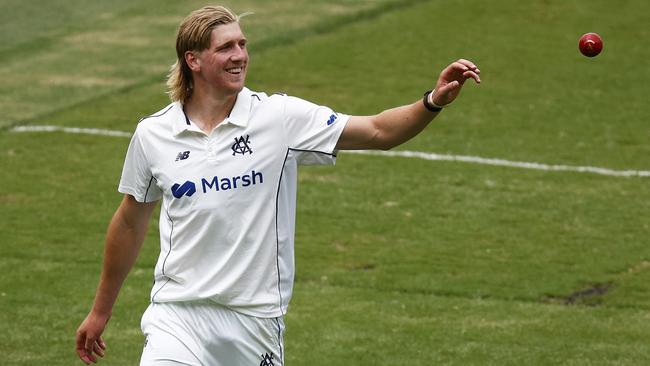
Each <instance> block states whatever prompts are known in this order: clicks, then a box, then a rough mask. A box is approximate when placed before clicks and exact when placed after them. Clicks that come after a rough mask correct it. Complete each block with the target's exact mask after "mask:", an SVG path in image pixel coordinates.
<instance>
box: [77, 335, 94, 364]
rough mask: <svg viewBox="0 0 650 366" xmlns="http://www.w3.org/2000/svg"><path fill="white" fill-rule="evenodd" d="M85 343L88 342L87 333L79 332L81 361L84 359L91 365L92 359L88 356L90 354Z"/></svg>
mask: <svg viewBox="0 0 650 366" xmlns="http://www.w3.org/2000/svg"><path fill="white" fill-rule="evenodd" d="M85 343H86V334H85V333H77V355H78V356H79V358H80V359H81V361H83V362H84V363H85V364H86V365H90V363H91V361H90V359H89V358H88V355H87V353H86V348H85Z"/></svg>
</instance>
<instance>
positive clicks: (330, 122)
mask: <svg viewBox="0 0 650 366" xmlns="http://www.w3.org/2000/svg"><path fill="white" fill-rule="evenodd" d="M337 118H339V116H338V115H336V113H334V114H332V115H331V116H330V118H329V119H328V120H327V125H328V126H329V125H331V124H332V123H334V122H335V121H336V119H337Z"/></svg>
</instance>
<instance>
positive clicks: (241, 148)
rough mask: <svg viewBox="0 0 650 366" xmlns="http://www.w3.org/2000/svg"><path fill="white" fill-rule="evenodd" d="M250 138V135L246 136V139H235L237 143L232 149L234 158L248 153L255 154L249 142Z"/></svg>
mask: <svg viewBox="0 0 650 366" xmlns="http://www.w3.org/2000/svg"><path fill="white" fill-rule="evenodd" d="M249 137H250V136H249V135H246V138H244V136H240V137H239V138H237V137H235V143H234V144H232V146H231V147H230V148H231V149H232V156H235V155H237V154H242V155H245V154H246V153H249V154H252V153H253V150H251V145H250V143H251V142H250V140H249Z"/></svg>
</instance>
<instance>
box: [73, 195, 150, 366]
mask: <svg viewBox="0 0 650 366" xmlns="http://www.w3.org/2000/svg"><path fill="white" fill-rule="evenodd" d="M154 207H156V202H151V203H140V202H137V201H136V200H135V198H133V196H131V195H125V196H124V199H123V200H122V203H121V204H120V206H119V207H118V209H117V211H116V212H115V214H114V215H113V219H112V220H111V223H110V224H109V226H108V232H107V234H106V245H105V248H104V267H103V270H102V274H101V277H100V280H99V285H98V286H97V292H96V295H95V302H94V303H93V307H92V309H91V311H90V313H89V314H88V316H87V317H86V319H85V320H84V321H83V322H82V323H81V325H80V326H79V329H78V330H77V354H78V355H79V358H81V360H82V361H84V362H85V363H86V364H87V365H89V364H90V363H91V362H93V363H94V362H97V357H96V356H95V355H97V356H100V357H103V356H104V350H105V349H106V344H105V343H104V340H103V339H102V337H101V335H102V333H103V332H104V328H105V327H106V323H108V320H109V319H110V317H111V313H112V310H113V305H114V304H115V300H116V299H117V295H118V293H119V292H120V288H121V287H122V283H123V282H124V279H125V278H126V275H127V274H128V273H129V271H130V270H131V267H133V264H134V263H135V260H136V258H137V257H138V253H139V252H140V248H141V247H142V242H143V241H144V236H145V234H146V232H147V226H148V224H149V218H150V217H151V212H152V211H153V209H154Z"/></svg>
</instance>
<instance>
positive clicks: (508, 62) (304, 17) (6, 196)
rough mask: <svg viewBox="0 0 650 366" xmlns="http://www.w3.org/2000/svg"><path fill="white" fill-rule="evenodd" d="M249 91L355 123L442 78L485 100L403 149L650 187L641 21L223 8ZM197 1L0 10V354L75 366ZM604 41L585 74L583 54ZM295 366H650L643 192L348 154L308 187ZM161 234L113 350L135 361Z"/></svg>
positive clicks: (114, 326) (346, 2) (451, 112)
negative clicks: (148, 122) (246, 58)
mask: <svg viewBox="0 0 650 366" xmlns="http://www.w3.org/2000/svg"><path fill="white" fill-rule="evenodd" d="M225 4H226V5H229V6H231V7H232V8H233V9H234V10H236V11H237V12H244V11H253V12H255V15H252V16H249V17H246V18H244V20H243V26H244V30H245V31H246V34H247V36H248V38H249V40H250V53H251V65H250V70H249V74H248V75H249V79H248V85H249V87H250V88H251V89H254V90H262V91H267V92H275V91H282V92H285V93H288V94H291V95H296V96H300V97H302V98H305V99H309V100H312V101H314V102H317V103H322V104H326V105H330V106H332V107H334V108H335V109H337V110H339V111H341V112H345V113H350V114H371V113H377V112H379V111H381V110H382V109H385V108H388V107H392V106H397V105H400V104H404V103H408V102H412V101H414V100H416V99H417V98H419V97H420V96H421V95H422V93H423V92H424V90H426V89H429V88H430V87H431V86H432V85H433V83H434V82H435V79H436V77H437V74H438V73H439V71H440V70H441V69H442V68H443V67H444V66H445V65H446V64H448V63H450V62H451V61H453V60H455V59H457V58H459V57H464V58H469V59H471V60H473V61H474V62H476V63H477V64H478V65H479V67H480V69H481V71H482V75H481V78H482V80H483V83H482V84H481V85H480V86H475V85H467V87H466V88H465V89H464V90H463V95H462V96H461V97H460V98H459V100H457V101H456V102H455V103H454V105H453V106H451V107H450V108H449V109H448V110H445V111H444V112H443V113H442V114H441V115H440V117H439V118H438V119H437V120H436V121H435V122H434V123H433V124H432V125H431V126H429V128H428V129H427V130H426V131H425V132H424V133H422V134H421V135H419V136H418V137H416V138H415V139H414V140H412V141H410V142H408V143H407V144H405V145H403V146H400V147H399V148H398V149H397V150H413V151H422V152H431V153H441V154H457V155H469V156H478V157H484V158H500V159H507V160H511V161H522V162H537V163H545V164H564V165H570V166H593V167H602V168H608V169H615V170H643V171H648V170H650V127H649V125H648V122H650V107H648V103H647V98H648V93H649V92H650V89H648V88H649V87H648V85H650V69H648V68H647V67H645V62H646V60H648V59H650V50H649V49H648V47H647V46H646V43H647V42H646V40H647V39H648V38H649V37H650V28H648V26H647V24H650V15H649V14H650V3H648V4H646V3H645V2H642V1H631V0H630V1H625V0H623V1H618V2H612V1H605V0H590V1H586V0H576V1H572V2H564V1H559V0H544V1H542V0H539V1H537V0H535V1H526V2H520V1H514V0H504V1H500V2H484V1H478V0H458V1H451V2H442V1H434V0H431V1H417V0H411V1H409V0H381V1H379V0H377V1H370V0H367V1H352V0H335V1H332V0H330V1H325V0H319V1H314V0H312V1H307V0H300V1H289V0H281V1H273V2H262V1H253V0H245V1H237V2H235V1H226V2H225ZM202 5H204V3H203V2H198V1H194V0H192V1H183V2H158V1H153V0H144V1H137V2H134V1H126V0H116V1H112V2H110V4H109V3H107V2H101V1H79V0H67V1H51V2H47V3H43V4H38V6H37V5H34V4H32V3H30V2H24V1H17V0H6V1H3V2H1V3H0V39H1V42H0V78H2V80H3V82H2V83H0V110H1V111H2V112H0V126H1V127H0V128H1V130H0V164H1V165H0V166H1V168H2V178H1V180H0V183H1V184H2V186H3V187H4V189H3V191H2V193H0V204H1V205H2V210H1V211H0V219H1V220H0V233H1V235H0V273H2V276H1V277H0V330H1V331H0V356H1V359H2V362H1V363H2V364H3V365H75V364H78V365H81V364H82V363H81V361H79V360H78V359H77V357H76V353H75V352H74V332H75V330H76V328H77V326H78V325H79V323H80V322H81V320H83V318H84V317H85V315H86V313H87V312H88V310H89V309H90V306H91V303H92V300H93V296H94V291H95V287H96V285H97V280H98V276H99V272H100V270H101V258H102V250H103V237H104V233H105V230H106V226H107V224H108V222H109V220H110V217H111V215H112V214H113V212H114V210H115V208H116V207H117V205H118V203H119V202H120V200H121V195H120V194H119V193H118V192H117V191H116V188H117V183H118V181H119V176H120V173H121V166H122V162H123V158H124V154H125V152H126V147H127V144H128V139H126V138H124V137H108V136H93V135H83V134H67V133H62V132H40V133H36V132H32V133H17V132H12V127H14V126H23V125H27V126H29V125H54V126H64V127H83V128H105V129H112V130H120V131H133V130H134V128H135V125H136V123H137V121H138V120H139V118H140V117H142V116H145V115H148V114H150V113H152V112H155V111H157V110H159V109H160V108H161V107H162V106H164V105H165V104H166V103H167V102H168V99H167V97H166V95H165V87H164V79H165V74H166V72H167V70H168V67H169V66H170V65H171V64H172V63H173V61H174V50H173V44H174V37H175V31H176V28H177V26H178V23H179V22H180V21H181V20H182V18H183V17H184V16H185V15H186V14H187V13H189V12H190V11H191V10H193V9H195V8H197V7H200V6H202ZM586 32H598V33H599V34H600V35H601V36H602V37H603V39H604V43H605V47H604V50H603V53H602V54H601V55H599V56H598V57H596V58H593V59H589V58H586V57H584V56H582V55H580V54H579V52H578V50H577V42H578V38H579V36H580V35H582V34H583V33H586ZM299 179H300V189H299V199H298V219H297V233H296V262H297V277H296V286H295V289H294V299H293V302H292V304H291V307H290V311H289V314H288V315H287V317H286V323H287V333H286V361H287V362H286V363H287V364H288V365H377V364H379V365H409V366H412V365H647V364H650V343H649V342H648V340H649V339H650V327H648V324H649V322H650V239H649V237H650V236H649V234H650V178H648V177H629V178H625V177H614V176H604V175H597V174H590V173H577V172H551V171H539V170H527V169H517V168H509V167H495V166H489V165H478V164H469V163H462V162H433V161H426V160H419V159H407V158H391V157H382V156H366V155H356V154H350V153H341V154H340V155H339V159H338V162H337V165H336V167H334V168H332V167H327V168H320V167H319V168H313V167H307V168H303V169H302V171H301V174H300V177H299ZM157 224H158V223H157V215H154V219H153V220H152V222H151V229H150V231H149V234H148V236H147V239H146V242H145V245H144V248H143V251H142V253H141V255H140V258H139V260H138V263H137V264H136V266H135V267H134V269H133V270H132V272H131V274H130V276H129V278H128V279H127V281H126V283H125V286H124V288H123V290H122V292H121V295H120V298H119V299H118V303H117V305H116V307H115V309H114V315H113V319H112V320H111V322H110V324H109V327H108V329H107V331H106V333H105V338H106V341H107V343H108V348H109V349H108V354H107V357H106V358H105V359H104V360H102V361H101V364H103V365H134V364H137V363H138V360H139V356H140V352H141V347H142V342H143V337H142V335H141V333H140V329H139V321H140V316H141V314H142V312H143V311H144V309H145V308H146V306H147V304H148V301H149V291H150V286H151V280H152V276H153V266H154V264H155V261H156V259H157V254H158V251H159V247H158V240H157V239H158V233H157Z"/></svg>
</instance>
